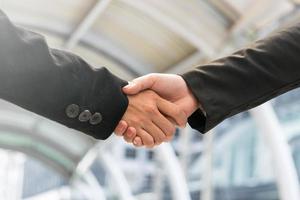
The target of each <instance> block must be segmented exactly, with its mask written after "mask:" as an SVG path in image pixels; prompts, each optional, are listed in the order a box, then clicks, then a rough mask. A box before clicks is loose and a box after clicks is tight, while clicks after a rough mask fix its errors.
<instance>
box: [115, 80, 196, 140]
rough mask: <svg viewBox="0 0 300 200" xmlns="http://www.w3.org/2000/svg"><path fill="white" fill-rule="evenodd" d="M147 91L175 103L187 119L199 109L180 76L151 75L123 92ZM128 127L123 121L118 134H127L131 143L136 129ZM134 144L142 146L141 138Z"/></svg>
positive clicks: (135, 81)
mask: <svg viewBox="0 0 300 200" xmlns="http://www.w3.org/2000/svg"><path fill="white" fill-rule="evenodd" d="M145 89H150V90H153V91H155V92H156V93H157V94H158V95H159V96H161V97H162V98H164V99H166V100H168V101H171V102H173V103H175V104H176V105H178V106H179V108H180V109H181V110H183V111H184V112H185V115H186V116H187V117H189V116H190V115H191V114H192V113H193V112H195V111H196V110H197V108H198V107H199V103H198V101H197V99H196V98H195V96H194V95H193V94H192V92H191V91H190V90H189V88H188V87H187V84H186V82H185V81H184V79H183V78H182V77H181V76H179V75H173V74H149V75H146V76H143V77H139V78H137V79H135V80H133V81H132V82H131V83H130V84H129V85H127V86H125V87H124V88H123V91H124V92H125V93H126V94H128V95H132V94H137V93H139V92H141V91H143V90H145ZM127 127H128V125H127V124H126V122H124V121H121V122H120V124H119V125H118V127H117V128H116V132H118V134H122V135H123V134H124V132H125V134H124V135H125V137H126V138H129V141H131V140H133V138H134V137H135V135H134V129H133V128H132V127H129V128H127ZM133 143H134V144H135V145H136V146H141V145H142V141H141V138H138V137H136V138H134V140H133Z"/></svg>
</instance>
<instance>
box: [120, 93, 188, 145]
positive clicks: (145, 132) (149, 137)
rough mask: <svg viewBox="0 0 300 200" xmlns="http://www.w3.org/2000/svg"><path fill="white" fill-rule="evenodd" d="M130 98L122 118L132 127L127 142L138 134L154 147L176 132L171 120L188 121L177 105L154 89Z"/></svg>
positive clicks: (144, 142) (126, 138) (145, 142)
mask: <svg viewBox="0 0 300 200" xmlns="http://www.w3.org/2000/svg"><path fill="white" fill-rule="evenodd" d="M128 99H129V105H128V108H127V111H126V112H125V114H124V116H123V118H122V120H123V121H124V122H126V124H127V125H129V126H130V127H131V128H129V129H132V130H131V132H130V134H129V135H125V137H124V139H125V140H126V141H127V142H132V139H133V138H134V137H135V136H136V135H137V136H139V138H140V139H141V140H142V142H143V144H144V145H145V146H146V147H153V146H154V145H159V144H161V143H162V142H165V141H167V139H168V138H169V137H170V136H172V135H173V134H174V132H175V126H174V125H173V124H172V123H171V121H174V122H176V123H177V124H185V123H186V119H187V117H186V116H185V113H184V112H183V111H181V110H180V109H179V108H178V106H177V105H175V104H173V103H171V102H168V101H166V100H164V99H162V98H161V97H159V96H158V95H157V94H156V93H155V92H153V91H150V90H147V91H143V92H141V93H138V94H136V95H132V96H128ZM167 117H168V118H169V119H170V120H168V119H167ZM116 133H118V131H116ZM119 135H120V134H119Z"/></svg>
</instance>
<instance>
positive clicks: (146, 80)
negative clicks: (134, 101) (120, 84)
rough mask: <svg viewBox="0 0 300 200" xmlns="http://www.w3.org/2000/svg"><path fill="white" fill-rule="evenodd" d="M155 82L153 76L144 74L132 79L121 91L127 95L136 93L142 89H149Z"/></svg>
mask: <svg viewBox="0 0 300 200" xmlns="http://www.w3.org/2000/svg"><path fill="white" fill-rule="evenodd" d="M154 82H155V76H153V75H146V76H142V77H139V78H136V79H134V80H132V81H131V82H130V83H129V84H128V85H126V86H125V87H124V88H123V92H125V93H126V94H129V95H134V94H137V93H139V92H141V91H143V90H146V89H150V88H151V87H152V86H153V84H154Z"/></svg>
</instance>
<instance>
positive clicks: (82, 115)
mask: <svg viewBox="0 0 300 200" xmlns="http://www.w3.org/2000/svg"><path fill="white" fill-rule="evenodd" d="M91 116H92V113H91V112H90V111H89V110H85V111H83V112H82V113H80V115H79V117H78V119H79V121H81V122H87V121H89V120H90V119H91Z"/></svg>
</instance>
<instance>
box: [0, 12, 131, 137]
mask: <svg viewBox="0 0 300 200" xmlns="http://www.w3.org/2000/svg"><path fill="white" fill-rule="evenodd" d="M126 84H127V83H126V82H125V81H123V80H121V79H119V78H118V77H115V76H114V75H112V74H111V73H110V72H109V71H108V70H107V69H105V68H101V69H93V68H92V67H91V66H90V65H88V64H87V63H86V62H85V61H84V60H82V59H81V58H79V57H78V56H76V55H74V54H71V53H69V52H64V51H60V50H55V49H49V48H48V46H47V44H46V42H45V39H44V38H43V37H42V36H40V35H38V34H36V33H32V32H30V31H27V30H24V29H22V28H18V27H16V26H15V25H13V24H12V23H11V22H10V21H9V19H8V18H7V17H6V16H5V14H4V13H3V12H1V11H0V98H2V99H4V100H7V101H10V102H12V103H14V104H17V105H19V106H21V107H23V108H25V109H27V110H29V111H32V112H35V113H37V114H39V115H42V116H45V117H47V118H49V119H52V120H54V121H57V122H59V123H61V124H64V125H66V126H68V127H70V128H73V129H76V130H79V131H82V132H84V133H86V134H88V135H91V136H93V137H95V138H97V139H105V138H107V137H108V136H110V135H111V133H112V132H113V130H114V128H115V126H116V125H117V123H118V122H119V120H120V119H121V117H122V115H123V114H124V112H125V110H126V108H127V105H128V100H127V97H126V96H125V95H124V94H123V93H122V90H121V88H122V86H124V85H126ZM71 104H73V105H77V107H76V106H75V107H73V110H71V111H72V112H73V116H72V117H69V116H68V113H67V111H66V110H67V108H68V106H69V105H71ZM74 108H75V110H74ZM77 108H78V109H79V112H78V111H76V109H77ZM84 110H89V112H90V113H91V114H92V115H93V114H94V113H96V112H98V113H100V115H101V118H102V121H101V123H98V124H95V125H93V123H90V121H89V120H88V118H87V116H84V117H85V122H81V121H79V117H78V116H77V115H79V114H80V113H82V111H84ZM71 114H72V113H71ZM74 114H75V115H74ZM98 117H99V116H98Z"/></svg>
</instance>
